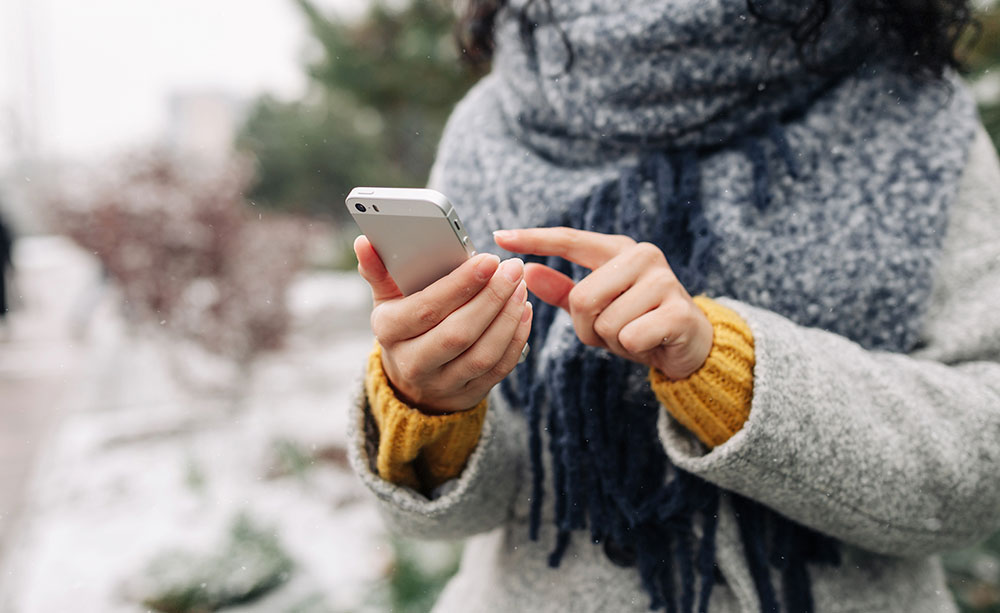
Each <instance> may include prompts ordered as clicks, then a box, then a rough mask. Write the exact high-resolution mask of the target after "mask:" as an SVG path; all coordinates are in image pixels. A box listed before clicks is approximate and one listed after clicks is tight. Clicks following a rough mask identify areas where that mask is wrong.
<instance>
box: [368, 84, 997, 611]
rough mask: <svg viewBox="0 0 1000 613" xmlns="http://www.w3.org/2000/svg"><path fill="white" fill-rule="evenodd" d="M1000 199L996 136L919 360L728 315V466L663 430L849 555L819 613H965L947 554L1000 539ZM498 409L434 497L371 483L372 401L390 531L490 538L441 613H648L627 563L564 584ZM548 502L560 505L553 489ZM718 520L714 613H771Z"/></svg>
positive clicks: (669, 423) (380, 492) (959, 205)
mask: <svg viewBox="0 0 1000 613" xmlns="http://www.w3.org/2000/svg"><path fill="white" fill-rule="evenodd" d="M469 102H470V103H472V104H473V105H474V106H475V105H476V103H477V102H479V101H477V100H475V98H473V99H471V100H469ZM458 112H460V113H461V112H465V111H464V110H463V109H462V108H460V109H459V110H458ZM998 186H1000V162H998V160H997V156H996V153H995V151H994V149H993V145H992V143H991V142H990V140H989V137H988V136H987V135H986V134H985V132H983V131H981V130H980V132H979V133H978V136H977V138H976V141H975V145H974V147H973V150H972V152H971V153H970V157H969V164H968V167H967V168H966V170H965V172H964V178H963V180H962V185H961V190H960V193H959V196H958V198H957V200H956V202H955V203H954V205H953V206H952V207H951V209H950V215H949V224H948V227H949V229H948V232H947V237H946V239H945V241H944V245H943V248H942V251H941V254H940V257H939V259H938V262H937V266H936V274H935V275H934V283H933V292H932V294H931V298H930V300H929V305H928V310H927V316H926V322H925V325H924V328H923V331H922V333H921V335H920V343H919V349H917V350H915V351H914V352H912V353H911V354H910V355H908V356H903V355H897V354H891V353H887V352H882V351H870V350H866V349H864V348H863V347H861V346H859V345H858V344H856V343H853V342H851V341H850V340H848V339H845V338H843V337H842V336H840V335H837V334H831V333H827V332H824V331H822V330H819V329H816V328H810V327H805V326H801V325H799V324H796V323H795V322H793V321H791V320H789V319H788V318H785V317H782V316H780V315H776V314H774V313H772V312H768V311H766V310H763V309H757V308H753V307H751V306H749V305H746V304H745V303H742V302H739V301H723V302H724V303H725V304H726V305H727V306H728V307H729V308H732V309H733V310H735V311H737V312H738V313H740V315H741V317H743V318H744V319H745V320H746V321H747V322H748V324H749V325H750V328H751V330H752V331H753V333H754V336H755V368H754V370H755V387H754V398H753V404H752V408H751V412H750V419H749V421H748V422H747V424H746V425H745V426H744V428H743V430H741V431H740V432H739V433H737V434H736V435H735V436H733V438H732V439H730V440H729V441H727V442H726V443H724V444H722V445H720V446H719V447H717V448H716V449H714V450H712V451H710V452H709V451H707V450H705V449H704V448H703V447H701V446H700V444H699V443H698V441H697V440H696V439H695V438H694V437H693V436H692V435H690V434H689V433H688V432H687V431H686V429H685V428H683V427H682V426H680V425H679V424H677V423H676V422H675V421H673V419H672V418H671V417H669V415H668V414H667V413H666V412H665V411H661V412H660V414H661V419H660V424H659V426H660V429H659V430H660V435H661V439H662V440H663V441H664V443H665V445H666V448H667V449H668V450H670V453H671V457H672V459H674V461H677V462H679V463H680V462H683V463H684V464H685V466H686V467H687V468H688V469H689V470H692V471H694V472H695V474H699V475H703V476H705V477H706V478H712V479H715V478H722V479H727V480H728V479H736V478H738V475H739V473H740V472H745V473H746V474H747V475H748V477H747V478H745V479H743V480H742V481H743V484H744V486H745V488H744V489H742V493H743V494H744V495H746V496H749V497H751V498H754V499H761V500H767V501H768V504H770V505H772V506H773V507H774V508H776V509H778V510H780V511H782V512H785V513H788V514H789V515H790V516H794V517H797V518H798V519H799V520H800V521H803V522H805V523H807V524H808V525H810V526H812V527H814V528H816V529H818V530H829V531H830V532H833V533H835V534H837V536H838V538H840V539H841V540H842V542H843V545H842V557H843V563H842V564H841V565H840V566H837V567H829V566H811V567H810V568H809V575H810V581H811V585H812V593H813V597H814V599H815V604H816V610H817V611H822V612H827V613H847V612H853V613H857V612H861V611H864V612H876V611H877V612H887V613H914V612H915V613H942V612H944V613H948V612H954V611H957V608H956V607H955V605H954V603H953V602H952V601H951V599H950V597H949V595H948V588H947V586H946V585H945V582H944V574H943V572H942V569H941V566H940V562H939V560H938V558H937V557H936V556H935V555H933V554H935V553H937V552H941V551H946V550H949V549H954V548H958V547H962V546H965V545H968V544H969V543H971V542H974V541H975V540H977V539H980V538H983V537H985V536H986V535H988V534H990V533H992V532H993V531H995V530H996V529H997V528H998V517H997V509H998V508H1000V480H998V479H997V477H996V475H997V474H1000V457H998V451H1000V449H998V447H997V445H996V440H997V434H998V433H1000V318H997V317H996V313H995V305H996V304H998V303H1000V240H998V238H997V237H998V234H997V232H996V228H997V227H1000V189H998ZM796 365H801V367H798V366H796ZM790 366H791V367H790ZM490 400H491V405H490V408H489V409H488V410H487V412H486V418H485V421H484V423H483V428H482V435H481V437H480V439H479V442H478V444H477V446H476V448H475V450H474V451H473V453H472V455H471V456H470V457H469V459H468V463H467V465H466V467H465V469H464V470H463V471H462V473H461V475H460V476H459V477H458V478H457V479H455V480H452V481H450V482H448V483H446V484H444V485H443V486H442V487H441V488H439V489H438V490H437V491H436V492H435V493H434V495H432V496H430V497H427V496H425V495H423V494H421V493H419V492H417V491H414V490H412V489H410V488H406V487H402V486H399V485H396V484H393V483H391V482H389V481H386V480H384V479H382V478H380V477H379V476H378V474H377V473H376V472H375V471H374V470H373V469H372V468H371V467H370V459H369V455H368V451H367V450H366V436H365V420H366V414H367V412H368V407H367V403H366V401H365V394H364V389H363V386H362V385H360V384H359V386H358V394H357V402H356V403H355V405H354V409H353V412H352V415H351V419H350V422H349V424H350V431H349V457H350V460H351V463H352V465H353V466H354V468H355V470H356V471H357V473H358V475H359V476H360V478H361V480H362V481H363V483H364V484H365V485H366V486H367V487H368V488H369V489H370V490H371V491H372V492H373V494H374V496H375V497H376V500H377V502H378V508H379V510H380V512H381V514H382V516H383V518H384V519H385V522H386V524H387V526H388V528H389V529H390V530H392V531H394V532H396V533H399V534H404V535H407V536H411V537H415V538H427V539H442V538H446V539H459V538H466V537H470V538H469V540H468V541H467V545H466V548H465V553H464V555H463V558H462V566H461V568H460V570H459V572H458V574H457V575H456V577H454V578H453V579H452V581H451V582H450V583H449V585H448V587H447V588H446V589H445V592H444V593H443V594H442V596H441V598H440V599H439V601H438V603H437V604H436V606H435V608H434V611H435V612H437V613H458V612H466V611H472V612H496V611H535V612H540V613H560V612H564V611H574V612H583V613H598V612H604V611H620V612H634V613H639V612H641V611H647V610H648V606H649V601H648V598H647V596H646V594H645V592H644V591H643V588H642V585H641V582H640V580H639V578H638V576H637V573H635V569H634V568H631V567H628V568H626V567H621V566H618V565H616V564H615V563H614V562H612V561H611V560H610V559H609V558H608V556H607V555H606V554H605V552H604V550H603V548H602V547H594V546H592V545H590V544H589V543H585V542H582V541H580V540H575V541H573V542H572V543H571V544H570V545H569V547H568V549H567V552H566V556H565V557H564V561H563V565H562V566H561V567H560V568H558V569H551V568H549V567H548V565H547V564H548V554H549V548H548V547H546V546H545V545H544V543H546V542H549V541H550V540H551V539H553V538H555V532H556V529H555V527H554V526H553V525H552V523H551V520H552V518H553V510H552V509H551V507H546V508H544V509H543V511H544V516H543V519H544V520H545V521H543V523H542V525H541V529H540V534H539V540H540V541H541V543H542V544H539V543H538V542H533V541H531V540H530V539H529V538H528V534H527V527H528V523H529V522H528V519H529V518H528V516H529V508H530V503H531V500H530V496H531V481H532V472H531V470H530V467H529V465H528V461H527V458H526V457H525V448H526V447H527V445H528V434H527V425H526V422H525V420H523V419H520V418H519V417H518V416H517V415H516V413H514V412H513V408H512V407H509V406H507V405H506V404H505V403H506V401H505V399H504V396H503V395H501V394H499V393H494V394H493V395H492V396H491V399H490ZM546 442H547V441H546ZM546 494H547V495H548V496H552V495H553V490H552V486H551V484H550V483H546ZM718 521H719V523H718V530H717V536H716V550H717V555H716V564H717V568H718V571H719V577H720V580H719V581H718V582H717V583H716V585H715V589H714V590H713V592H712V596H711V599H710V601H709V607H708V610H709V611H711V612H712V613H736V612H740V613H748V612H749V613H755V612H758V611H762V609H761V606H760V603H759V600H758V598H757V594H756V592H755V588H754V581H753V579H752V577H751V574H750V571H749V568H748V565H747V563H746V557H745V553H744V548H743V544H742V542H741V539H740V534H739V526H738V522H737V519H736V517H735V512H734V504H733V502H732V496H731V495H729V494H725V493H724V494H723V495H722V500H721V503H720V506H719V514H718ZM782 610H786V609H782Z"/></svg>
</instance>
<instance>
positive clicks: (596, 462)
mask: <svg viewBox="0 0 1000 613" xmlns="http://www.w3.org/2000/svg"><path fill="white" fill-rule="evenodd" d="M496 4H498V3H496V2H481V1H480V2H473V4H472V7H471V9H472V10H471V11H470V15H472V18H473V20H474V21H473V23H474V24H475V25H476V27H475V28H473V31H474V33H477V35H476V36H473V39H475V40H477V41H478V44H477V45H476V46H475V47H474V48H470V49H473V50H479V51H489V50H490V49H491V44H492V42H493V41H494V40H495V49H496V53H495V57H494V64H493V72H492V73H491V74H490V75H489V76H487V77H486V78H484V79H483V80H482V81H481V82H480V83H479V84H478V85H477V86H476V87H475V88H474V89H473V90H472V91H471V92H470V93H469V94H468V96H467V97H466V98H465V100H464V101H463V102H462V103H460V104H459V106H458V107H457V108H456V110H455V112H454V114H453V116H452V118H451V120H450V122H449V125H448V128H447V129H446V131H445V134H444V137H443V139H442V142H441V146H440V150H439V154H438V160H437V162H436V165H435V168H434V171H433V172H432V176H431V186H432V187H435V188H437V189H440V190H441V191H443V192H444V193H445V194H447V195H448V196H449V198H451V199H452V201H453V202H454V203H455V205H456V207H457V209H458V210H459V211H461V214H462V215H463V217H464V218H465V221H466V225H467V227H468V228H469V230H470V234H471V236H472V238H473V240H474V242H475V244H476V245H478V246H479V247H480V248H485V247H488V246H490V242H491V241H492V240H495V242H496V244H497V245H498V246H499V247H500V248H501V249H503V250H505V251H507V252H513V253H520V254H525V257H526V259H527V260H528V264H527V265H526V266H523V265H522V263H521V261H520V260H518V259H511V260H507V261H505V262H504V263H503V264H500V263H499V258H497V257H496V256H493V255H488V254H484V255H480V256H477V257H476V258H473V259H472V260H470V261H469V262H467V263H466V264H465V265H463V266H462V267H460V268H459V269H457V270H456V271H455V272H453V273H452V274H451V275H450V276H448V277H446V278H445V279H443V280H441V281H440V282H438V283H437V284H435V285H433V286H431V287H430V288H428V289H427V290H425V291H423V292H420V293H418V294H414V295H413V296H410V297H406V298H404V297H401V296H400V294H399V292H398V290H397V289H396V288H395V285H394V284H393V283H392V281H391V279H390V278H389V277H388V275H387V274H386V273H385V269H384V267H382V265H381V262H380V261H379V260H378V257H377V255H376V254H375V253H374V251H373V250H372V248H371V246H370V244H368V243H367V241H366V240H365V239H364V238H363V237H362V238H359V240H358V242H357V243H356V245H355V248H356V252H357V255H358V259H359V270H360V271H361V274H362V275H363V276H364V277H365V279H366V280H368V282H369V283H370V284H371V286H372V289H373V294H374V298H375V304H376V306H375V310H374V312H373V314H372V325H373V329H374V332H375V334H376V337H377V339H378V341H379V345H378V346H377V347H376V350H375V352H374V353H373V354H372V356H371V358H370V360H369V369H368V376H367V379H366V393H365V394H364V395H363V397H362V398H361V399H360V400H359V403H358V405H357V412H356V413H355V415H354V417H353V419H352V423H354V425H355V432H354V435H353V437H352V445H353V451H352V457H353V461H354V466H355V468H356V469H357V470H358V471H359V473H360V474H361V475H362V478H363V480H364V481H365V483H366V484H367V485H368V486H369V487H370V488H371V489H372V490H373V491H374V492H375V494H376V495H377V496H378V498H379V503H380V505H381V509H382V511H383V514H384V515H385V517H386V519H387V521H388V522H389V524H390V525H391V526H392V527H393V528H395V529H397V530H399V531H400V532H402V533H404V534H409V535H414V536H422V537H428V538H438V537H444V538H457V537H466V536H473V535H475V536H474V538H472V539H470V541H469V543H468V545H467V547H466V550H465V554H464V558H463V563H462V567H461V570H460V571H459V573H458V576H457V577H456V578H455V579H454V580H453V581H452V583H451V584H450V585H449V587H448V588H447V589H446V591H445V593H444V594H443V596H442V598H441V600H440V601H439V603H438V606H437V609H436V610H441V611H457V610H462V611H470V610H471V611H510V610H526V611H632V610H635V611H639V610H644V609H646V608H648V607H649V606H650V605H652V607H653V608H666V609H667V610H681V611H691V610H695V609H696V610H698V611H712V612H725V611H778V610H780V611H796V612H797V611H910V612H912V611H952V610H955V606H954V603H953V602H952V601H951V599H950V598H949V596H948V592H947V589H946V588H945V585H944V581H943V574H942V571H941V567H940V562H939V561H938V558H937V557H936V554H937V553H939V552H941V551H944V550H947V549H951V548H955V547H960V546H963V545H966V544H968V543H971V542H973V541H975V540H977V539H980V538H982V537H984V536H986V535H987V534H989V533H990V532H991V531H993V530H995V529H996V527H997V524H998V519H1000V478H998V477H997V475H998V474H1000V470H998V469H1000V445H998V444H997V442H996V441H997V434H998V433H1000V364H998V360H1000V318H998V317H996V315H995V313H994V312H993V309H992V305H994V304H996V303H997V302H998V301H1000V266H998V265H997V262H998V261H1000V241H998V239H997V236H998V233H997V232H996V230H997V228H1000V197H998V195H997V193H998V192H1000V190H998V189H997V187H998V186H1000V165H998V162H997V158H996V154H995V151H994V150H993V149H992V147H991V145H990V143H989V140H988V139H987V137H986V136H985V134H984V132H983V130H982V128H981V126H980V124H979V121H978V119H977V117H976V114H975V110H974V106H973V104H972V103H971V101H970V99H969V96H968V94H967V92H966V91H965V89H964V88H963V86H962V85H961V84H960V82H959V81H958V80H957V79H956V78H954V77H953V75H952V73H951V71H950V66H951V65H952V64H953V63H954V62H953V60H952V57H953V56H952V52H953V47H954V42H955V39H956V37H957V36H958V34H959V33H960V31H961V29H962V27H963V25H964V24H965V22H966V21H967V20H968V9H967V7H966V6H965V4H964V3H962V2H956V1H950V2H942V1H940V0H923V1H918V2H913V1H910V0H905V1H904V0H899V1H890V0H885V1H883V2H877V3H870V2H863V1H861V0H857V1H853V0H815V1H813V2H807V3H805V5H804V6H803V3H798V2H794V1H792V0H775V1H771V2H763V1H761V0H749V1H748V0H714V1H712V2H703V1H701V0H650V1H648V2H633V3H629V6H628V7H627V8H624V9H623V8H622V7H621V3H619V2H614V1H612V0H589V1H587V2H580V1H578V0H551V2H546V1H537V2H536V1H533V0H509V2H500V3H499V4H501V5H502V6H499V7H498V6H496ZM491 33H495V37H492V38H491V37H490V36H489V34H491ZM495 231H500V232H497V233H496V235H495V237H494V235H493V234H492V233H493V232H495ZM527 290H530V291H531V292H532V293H533V294H534V295H535V296H536V297H537V299H538V300H536V301H534V302H528V301H527V299H526V295H527ZM691 296H698V297H697V298H692V297H691ZM529 330H530V341H531V353H530V356H529V359H528V360H527V361H526V362H525V363H524V364H522V365H520V366H517V367H516V368H515V365H516V363H517V358H518V354H519V353H520V350H521V347H522V346H523V345H524V343H525V342H526V341H527V340H528V338H529ZM498 384H499V385H498ZM588 541H589V542H588Z"/></svg>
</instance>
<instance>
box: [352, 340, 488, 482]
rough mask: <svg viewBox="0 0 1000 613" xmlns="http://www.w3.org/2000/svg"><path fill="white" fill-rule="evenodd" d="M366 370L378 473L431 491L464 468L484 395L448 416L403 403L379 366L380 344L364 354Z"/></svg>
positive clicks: (480, 421) (478, 425)
mask: <svg viewBox="0 0 1000 613" xmlns="http://www.w3.org/2000/svg"><path fill="white" fill-rule="evenodd" d="M366 372H367V375H366V376H365V392H366V395H367V397H368V399H369V405H370V406H371V415H372V417H373V419H374V421H375V425H376V427H377V428H378V433H379V440H378V452H377V453H378V455H377V457H376V461H375V465H376V468H377V470H378V474H379V476H381V477H382V478H383V479H387V480H389V481H392V482H393V483H398V484H400V485H405V486H406V487H411V488H413V489H416V490H419V491H426V492H429V491H431V490H433V489H434V488H435V487H437V486H438V485H440V484H442V483H444V482H445V481H447V480H449V479H452V478H454V477H456V476H457V475H458V474H459V473H460V472H462V467H463V466H465V462H466V460H467V459H468V457H469V455H470V454H471V453H472V449H473V448H474V447H475V446H476V442H477V441H478V439H479V433H480V431H481V430H482V424H483V418H484V417H485V415H486V404H487V400H486V399H485V398H484V399H483V401H482V402H480V403H479V404H478V405H476V406H475V407H473V408H471V409H469V410H468V411H461V412H458V413H451V414H448V415H426V414H424V413H421V412H420V411H419V410H417V409H415V408H413V407H410V406H407V405H406V404H404V403H403V402H402V401H401V400H399V399H398V398H397V397H396V393H395V391H394V390H393V389H392V386H391V384H390V383H389V380H388V378H387V377H386V375H385V372H384V371H383V370H382V348H381V346H380V345H378V344H376V345H375V348H374V349H373V350H372V352H371V355H369V357H368V368H367V370H366Z"/></svg>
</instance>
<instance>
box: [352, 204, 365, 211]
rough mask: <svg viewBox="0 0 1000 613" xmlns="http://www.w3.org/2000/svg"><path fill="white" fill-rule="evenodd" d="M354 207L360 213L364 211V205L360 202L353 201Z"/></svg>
mask: <svg viewBox="0 0 1000 613" xmlns="http://www.w3.org/2000/svg"><path fill="white" fill-rule="evenodd" d="M354 208H356V209H358V210H359V211H361V212H362V213H364V212H365V205H363V204H361V203H360V202H355V203H354Z"/></svg>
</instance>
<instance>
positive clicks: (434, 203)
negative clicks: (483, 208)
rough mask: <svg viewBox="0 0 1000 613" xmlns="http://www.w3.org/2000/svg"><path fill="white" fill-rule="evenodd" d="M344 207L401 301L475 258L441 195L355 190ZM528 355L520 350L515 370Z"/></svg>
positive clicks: (383, 189)
mask: <svg viewBox="0 0 1000 613" xmlns="http://www.w3.org/2000/svg"><path fill="white" fill-rule="evenodd" d="M344 202H345V204H346V205H347V210H348V211H350V213H351V216H352V217H353V218H354V221H355V222H357V224H358V226H359V227H360V228H361V231H362V232H364V234H365V236H367V237H368V240H369V241H370V242H371V244H372V246H373V247H374V248H375V252H376V253H378V256H379V257H380V258H381V259H382V263H383V264H385V268H386V270H388V271H389V274H390V275H391V276H392V279H393V281H395V282H396V286H397V287H399V290H400V291H401V292H403V294H404V295H406V296H409V295H410V294H413V293H415V292H419V291H420V290H422V289H424V288H425V287H427V286H428V285H430V284H431V283H434V282H435V281H437V280H438V279H440V278H441V277H443V276H445V275H447V274H448V273H449V272H451V271H453V270H455V269H456V268H458V267H459V266H460V265H461V264H462V262H464V261H465V260H467V259H469V258H470V257H472V256H473V255H475V253H476V249H475V247H473V246H472V241H471V240H469V234H468V233H467V232H466V231H465V226H464V225H462V222H461V220H459V218H458V213H456V212H455V207H453V206H451V203H450V202H448V199H447V198H445V196H444V194H442V193H441V192H438V191H434V190H433V189H409V188H396V187H355V188H354V189H352V190H351V193H350V194H348V195H347V199H346V200H345V201H344ZM528 351H530V347H529V346H528V345H527V344H525V346H524V348H523V349H522V350H521V359H520V360H519V361H518V363H519V364H520V363H521V362H523V361H524V360H525V358H526V357H527V356H528Z"/></svg>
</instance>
